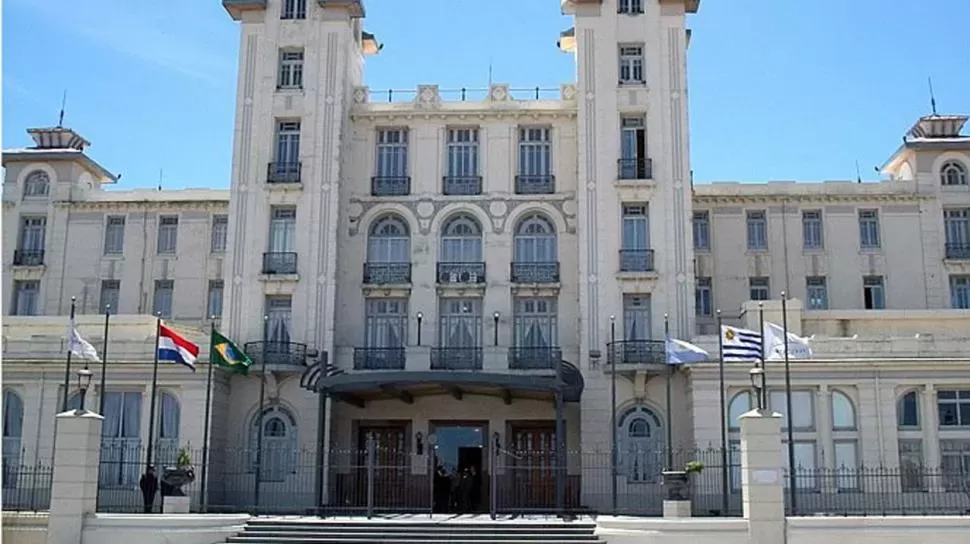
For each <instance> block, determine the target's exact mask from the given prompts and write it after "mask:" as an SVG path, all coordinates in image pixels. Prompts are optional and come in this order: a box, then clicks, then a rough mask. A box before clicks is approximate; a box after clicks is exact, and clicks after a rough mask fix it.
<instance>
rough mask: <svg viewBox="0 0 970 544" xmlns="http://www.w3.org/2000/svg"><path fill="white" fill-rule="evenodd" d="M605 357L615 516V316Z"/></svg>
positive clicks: (611, 320)
mask: <svg viewBox="0 0 970 544" xmlns="http://www.w3.org/2000/svg"><path fill="white" fill-rule="evenodd" d="M607 356H608V357H609V358H610V398H611V400H610V406H611V407H612V408H611V410H610V493H611V494H612V497H613V514H616V504H617V503H616V499H617V496H616V494H617V489H616V465H617V461H618V459H617V454H618V452H617V451H616V449H617V447H616V446H617V444H616V316H613V315H611V316H610V346H609V353H608V354H607Z"/></svg>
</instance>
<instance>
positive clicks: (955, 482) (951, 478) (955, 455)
mask: <svg viewBox="0 0 970 544" xmlns="http://www.w3.org/2000/svg"><path fill="white" fill-rule="evenodd" d="M940 460H941V461H942V467H941V468H942V472H943V488H944V489H946V490H947V491H951V492H956V493H966V492H967V475H968V474H970V440H967V439H963V440H940Z"/></svg>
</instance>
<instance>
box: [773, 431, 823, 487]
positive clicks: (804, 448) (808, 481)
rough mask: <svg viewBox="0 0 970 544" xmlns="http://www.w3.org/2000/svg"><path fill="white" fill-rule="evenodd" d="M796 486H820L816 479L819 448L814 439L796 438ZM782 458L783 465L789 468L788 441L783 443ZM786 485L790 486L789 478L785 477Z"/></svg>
mask: <svg viewBox="0 0 970 544" xmlns="http://www.w3.org/2000/svg"><path fill="white" fill-rule="evenodd" d="M792 449H793V450H794V451H795V487H797V488H798V489H815V488H817V487H818V482H817V480H816V467H817V466H818V448H817V447H816V445H815V441H814V440H796V441H795V447H794V448H792ZM781 458H782V463H783V465H782V466H783V467H784V468H785V470H786V471H787V470H788V443H787V441H786V442H784V443H783V444H782V445H781ZM784 480H785V487H786V488H787V487H788V478H784Z"/></svg>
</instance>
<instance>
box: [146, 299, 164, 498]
mask: <svg viewBox="0 0 970 544" xmlns="http://www.w3.org/2000/svg"><path fill="white" fill-rule="evenodd" d="M161 332H162V314H161V313H159V314H157V315H156V316H155V362H154V364H153V366H152V394H151V401H150V402H151V404H150V405H149V407H148V453H147V454H146V455H145V470H146V471H147V470H148V468H149V467H151V466H152V453H153V452H152V449H153V448H154V447H155V395H156V393H157V392H158V336H159V335H160V334H161ZM154 500H155V499H154V497H152V502H154Z"/></svg>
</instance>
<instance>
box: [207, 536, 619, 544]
mask: <svg viewBox="0 0 970 544" xmlns="http://www.w3.org/2000/svg"><path fill="white" fill-rule="evenodd" d="M400 536H402V537H403V536H404V535H400ZM226 542H229V543H230V544H233V543H234V544H288V543H294V544H295V543H301V544H413V543H415V542H421V543H422V544H536V543H559V542H562V541H559V540H554V539H553V540H545V539H542V538H539V539H514V538H492V539H489V540H473V541H467V540H459V539H451V538H448V539H441V538H438V539H436V540H415V539H414V538H411V537H406V538H383V539H377V540H375V539H367V538H356V537H352V536H347V537H323V538H314V537H311V538H308V537H305V536H293V537H281V538H266V537H260V536H252V537H248V536H233V537H229V539H228V540H227V541H226ZM568 544H603V542H602V541H600V540H598V539H596V538H588V539H586V540H570V541H568Z"/></svg>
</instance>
